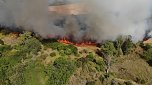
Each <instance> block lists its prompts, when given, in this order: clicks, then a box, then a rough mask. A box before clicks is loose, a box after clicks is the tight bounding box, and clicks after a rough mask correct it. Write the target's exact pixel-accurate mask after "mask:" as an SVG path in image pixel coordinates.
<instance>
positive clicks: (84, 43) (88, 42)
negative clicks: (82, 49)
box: [57, 37, 97, 46]
mask: <svg viewBox="0 0 152 85" xmlns="http://www.w3.org/2000/svg"><path fill="white" fill-rule="evenodd" d="M57 41H58V42H60V43H64V44H72V45H75V46H96V45H97V43H96V42H95V41H92V40H86V41H81V42H76V41H75V42H74V41H72V40H70V39H68V38H66V37H64V38H59V39H58V40H57Z"/></svg>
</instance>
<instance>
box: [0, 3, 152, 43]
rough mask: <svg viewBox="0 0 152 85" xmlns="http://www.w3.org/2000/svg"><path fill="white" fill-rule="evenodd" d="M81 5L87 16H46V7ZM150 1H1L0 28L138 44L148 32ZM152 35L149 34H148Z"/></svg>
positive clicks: (78, 39) (76, 38)
mask: <svg viewBox="0 0 152 85" xmlns="http://www.w3.org/2000/svg"><path fill="white" fill-rule="evenodd" d="M57 1H59V2H60V3H61V2H63V3H64V4H66V3H83V4H85V5H86V6H87V7H88V8H87V9H88V10H89V11H88V13H87V14H83V15H77V16H75V15H62V14H56V13H53V12H52V13H51V12H48V5H49V4H51V5H52V4H54V3H57ZM151 2H152V1H151V0H83V1H82V0H56V1H55V0H49V1H47V0H36V1H35V0H1V1H0V24H2V25H5V26H10V27H11V26H16V27H20V26H21V27H23V28H24V29H25V30H29V31H34V32H35V33H38V34H40V35H41V36H42V37H44V38H46V37H47V36H48V35H50V36H70V38H71V39H73V40H75V41H81V40H85V39H86V40H87V39H92V40H97V42H101V41H103V40H115V39H116V38H117V37H118V36H120V35H123V36H125V35H131V36H132V38H133V40H134V41H138V40H142V39H143V38H144V36H145V33H146V32H147V30H152V28H151V8H152V7H151V5H152V3H151ZM151 33H152V32H149V33H148V35H149V34H151Z"/></svg>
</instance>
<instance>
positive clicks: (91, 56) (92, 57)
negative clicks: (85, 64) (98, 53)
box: [86, 52, 95, 62]
mask: <svg viewBox="0 0 152 85" xmlns="http://www.w3.org/2000/svg"><path fill="white" fill-rule="evenodd" d="M86 58H88V60H89V61H92V62H93V61H94V60H95V59H94V56H93V53H91V52H90V53H89V54H88V55H87V56H86Z"/></svg>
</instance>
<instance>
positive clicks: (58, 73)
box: [48, 57, 76, 85]
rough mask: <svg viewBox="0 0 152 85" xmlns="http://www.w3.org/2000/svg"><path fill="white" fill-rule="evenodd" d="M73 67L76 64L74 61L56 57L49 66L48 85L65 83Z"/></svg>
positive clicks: (64, 84) (73, 69)
mask: <svg viewBox="0 0 152 85" xmlns="http://www.w3.org/2000/svg"><path fill="white" fill-rule="evenodd" d="M75 69H76V64H75V62H74V61H70V60H67V59H66V58H64V57H60V58H58V59H56V60H55V62H54V64H53V66H51V71H50V72H51V73H50V74H49V76H50V77H49V81H48V85H66V83H67V81H68V79H69V78H70V76H71V75H72V74H73V72H74V71H75Z"/></svg>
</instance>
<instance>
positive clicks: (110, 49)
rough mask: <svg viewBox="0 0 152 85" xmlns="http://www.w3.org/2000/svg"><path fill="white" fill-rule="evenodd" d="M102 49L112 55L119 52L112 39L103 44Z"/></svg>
mask: <svg viewBox="0 0 152 85" xmlns="http://www.w3.org/2000/svg"><path fill="white" fill-rule="evenodd" d="M101 50H102V51H103V52H104V53H105V54H107V55H110V56H114V55H116V54H117V50H116V48H115V46H114V43H113V42H112V41H106V42H105V43H104V44H102V45H101Z"/></svg>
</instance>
